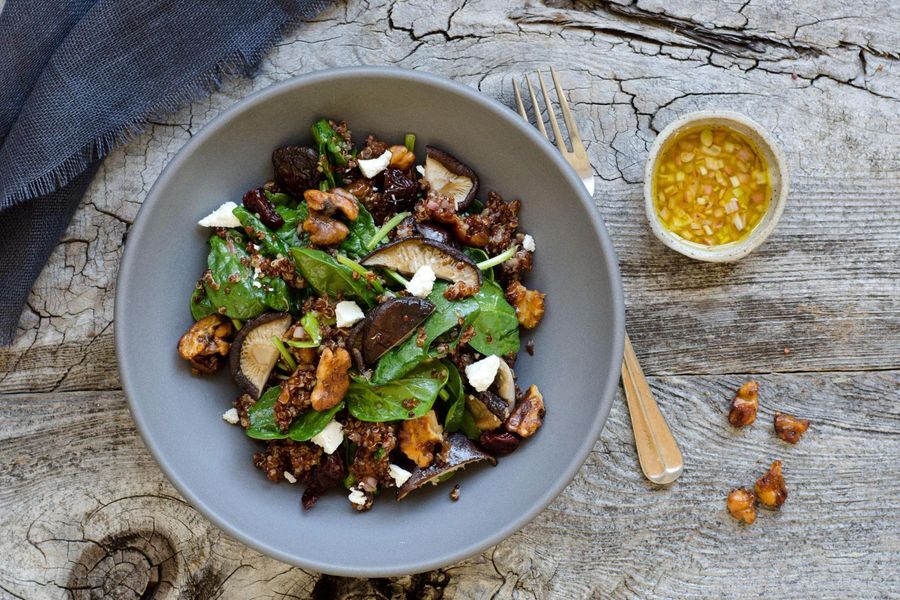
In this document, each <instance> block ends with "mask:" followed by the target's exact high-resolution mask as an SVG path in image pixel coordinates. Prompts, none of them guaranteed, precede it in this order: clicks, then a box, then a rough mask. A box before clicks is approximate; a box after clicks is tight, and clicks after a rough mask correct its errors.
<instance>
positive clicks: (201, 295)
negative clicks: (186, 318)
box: [191, 280, 216, 321]
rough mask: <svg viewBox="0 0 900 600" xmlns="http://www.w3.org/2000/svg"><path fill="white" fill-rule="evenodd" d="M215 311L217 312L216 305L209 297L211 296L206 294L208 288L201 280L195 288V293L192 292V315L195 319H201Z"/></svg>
mask: <svg viewBox="0 0 900 600" xmlns="http://www.w3.org/2000/svg"><path fill="white" fill-rule="evenodd" d="M214 312H216V307H215V306H214V305H213V303H212V301H211V300H210V299H209V296H207V295H206V288H205V287H204V284H203V281H202V280H201V281H199V282H198V283H197V287H196V288H194V293H193V294H191V316H192V317H194V320H195V321H199V320H200V319H202V318H204V317H208V316H209V315H211V314H213V313H214Z"/></svg>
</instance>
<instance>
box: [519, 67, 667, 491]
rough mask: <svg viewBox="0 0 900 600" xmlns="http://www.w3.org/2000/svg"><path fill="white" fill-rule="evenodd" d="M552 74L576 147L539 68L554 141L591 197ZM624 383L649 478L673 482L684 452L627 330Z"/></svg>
mask: <svg viewBox="0 0 900 600" xmlns="http://www.w3.org/2000/svg"><path fill="white" fill-rule="evenodd" d="M550 76H551V77H552V78H553V85H554V87H555V88H556V97H557V99H558V101H559V106H560V109H561V111H562V114H563V120H564V121H565V123H566V131H567V132H568V134H569V142H570V144H571V145H572V149H571V150H569V149H568V148H567V147H566V142H565V140H564V139H563V135H562V132H561V131H560V129H559V123H558V122H557V120H556V113H555V112H554V111H553V102H552V101H551V99H550V93H549V92H548V91H547V86H546V85H544V77H543V76H542V75H541V73H540V71H538V72H537V78H538V83H539V84H540V86H541V92H542V93H543V94H542V95H543V96H544V106H545V107H546V108H547V118H548V120H549V121H550V127H551V128H552V129H553V140H554V141H555V142H556V147H557V148H558V149H559V151H560V152H561V153H562V155H563V157H564V158H565V159H566V160H567V161H568V162H569V164H570V165H572V168H573V169H574V170H575V172H576V173H577V174H578V176H579V177H581V182H582V183H583V184H584V187H586V188H587V190H588V192H589V193H590V194H591V196H593V195H594V173H593V171H592V170H591V163H590V161H589V160H588V155H587V152H586V151H585V149H584V144H583V143H582V142H581V136H580V135H579V134H578V127H577V126H576V125H575V119H573V118H572V111H571V110H569V103H568V101H567V100H566V94H565V92H564V91H563V88H562V86H561V85H560V83H559V78H558V77H557V76H556V71H555V70H554V69H553V67H550ZM525 84H526V86H527V87H528V95H529V96H530V97H531V98H530V99H531V109H532V111H533V112H534V119H535V124H536V127H537V128H538V130H539V131H540V132H541V133H542V134H543V135H544V137H545V138H547V141H551V140H550V136H549V135H547V128H546V127H544V119H543V117H542V116H541V108H540V106H539V105H538V101H537V96H536V95H535V93H534V88H533V87H532V86H531V78H530V77H528V76H527V75H526V76H525ZM513 92H514V93H515V96H516V108H518V110H519V114H520V115H522V118H523V119H525V121H526V122H530V121H529V120H528V113H527V112H526V110H525V105H524V104H523V103H522V94H521V93H520V92H519V86H518V84H517V83H516V82H515V80H513ZM622 384H623V385H624V387H625V398H626V400H627V401H628V412H629V414H630V415H631V428H632V430H633V431H634V445H635V448H637V454H638V461H639V462H640V464H641V470H642V471H643V472H644V475H645V476H646V477H647V479H649V480H650V481H652V482H653V483H658V484H665V483H671V482H673V481H675V480H676V479H678V477H679V476H680V475H681V472H682V470H683V469H684V460H683V458H682V456H681V450H679V449H678V443H677V442H676V441H675V438H674V437H673V436H672V432H671V431H670V430H669V426H668V425H667V424H666V420H665V418H664V417H663V415H662V413H661V412H660V410H659V406H658V405H657V404H656V400H654V399H653V394H652V393H651V392H650V386H649V385H647V380H646V378H645V377H644V372H643V370H642V369H641V365H640V364H639V363H638V359H637V355H636V354H635V353H634V348H633V347H632V346H631V340H630V339H629V338H628V333H626V334H625V356H624V360H623V361H622Z"/></svg>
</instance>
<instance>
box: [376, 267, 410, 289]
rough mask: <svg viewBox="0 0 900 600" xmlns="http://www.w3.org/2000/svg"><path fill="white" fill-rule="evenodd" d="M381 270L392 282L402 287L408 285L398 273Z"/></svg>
mask: <svg viewBox="0 0 900 600" xmlns="http://www.w3.org/2000/svg"><path fill="white" fill-rule="evenodd" d="M382 270H383V271H384V272H385V273H386V274H387V275H389V276H390V278H391V279H393V280H394V281H396V282H397V283H399V284H400V285H402V286H403V287H406V286H407V285H408V284H409V280H407V279H404V278H403V276H402V275H400V273H397V272H396V271H391V270H390V269H382Z"/></svg>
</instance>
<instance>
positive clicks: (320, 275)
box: [291, 248, 376, 306]
mask: <svg viewBox="0 0 900 600" xmlns="http://www.w3.org/2000/svg"><path fill="white" fill-rule="evenodd" d="M291 254H293V256H294V263H295V264H296V265H297V268H298V269H299V270H300V273H301V274H302V275H303V277H304V278H305V279H306V281H307V282H308V283H309V285H310V287H312V288H313V289H314V290H315V291H316V293H318V294H319V295H322V296H325V295H329V296H337V295H338V294H342V295H343V296H344V297H345V298H359V299H361V300H362V301H363V302H365V303H366V304H368V305H369V306H372V305H373V304H375V297H376V294H375V291H374V290H373V289H372V288H371V287H370V286H369V284H368V283H367V282H366V281H365V280H363V279H362V278H360V279H354V278H353V271H351V270H350V269H349V268H347V267H345V266H344V265H342V264H339V263H338V262H337V261H336V260H334V259H333V258H331V256H330V255H328V254H326V253H325V252H322V251H321V250H314V249H312V248H292V249H291Z"/></svg>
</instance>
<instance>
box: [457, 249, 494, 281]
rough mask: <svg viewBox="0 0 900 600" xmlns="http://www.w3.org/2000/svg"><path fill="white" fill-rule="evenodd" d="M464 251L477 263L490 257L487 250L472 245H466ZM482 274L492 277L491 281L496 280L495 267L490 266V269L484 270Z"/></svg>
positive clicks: (485, 276)
mask: <svg viewBox="0 0 900 600" xmlns="http://www.w3.org/2000/svg"><path fill="white" fill-rule="evenodd" d="M463 253H464V254H465V255H466V256H468V257H469V258H471V259H472V260H473V261H474V262H475V263H476V264H478V263H480V262H484V261H486V260H488V259H489V258H490V257H489V256H488V253H487V252H485V251H484V250H482V249H481V248H472V247H471V246H466V247H465V248H463ZM481 275H482V277H484V278H485V279H490V280H491V281H494V269H493V268H488V269H484V270H482V271H481Z"/></svg>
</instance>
